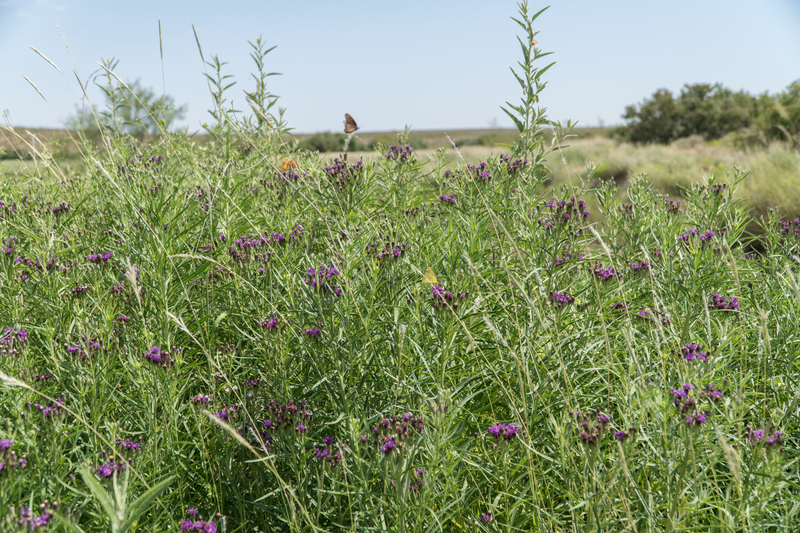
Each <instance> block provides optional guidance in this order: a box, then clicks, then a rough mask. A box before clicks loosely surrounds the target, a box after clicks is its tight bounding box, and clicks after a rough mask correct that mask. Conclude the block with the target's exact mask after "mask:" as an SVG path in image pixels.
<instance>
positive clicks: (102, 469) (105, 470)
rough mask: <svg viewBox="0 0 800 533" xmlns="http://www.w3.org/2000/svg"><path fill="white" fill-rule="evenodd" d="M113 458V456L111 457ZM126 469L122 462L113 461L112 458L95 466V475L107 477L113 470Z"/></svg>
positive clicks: (112, 473)
mask: <svg viewBox="0 0 800 533" xmlns="http://www.w3.org/2000/svg"><path fill="white" fill-rule="evenodd" d="M112 459H113V457H112ZM125 469H126V465H125V463H124V462H119V463H115V462H114V461H113V460H112V461H109V462H107V463H104V464H101V465H100V466H98V467H97V469H96V471H97V475H98V476H100V477H102V478H109V477H111V476H112V475H114V472H119V471H122V470H125Z"/></svg>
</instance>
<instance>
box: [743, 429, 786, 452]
mask: <svg viewBox="0 0 800 533" xmlns="http://www.w3.org/2000/svg"><path fill="white" fill-rule="evenodd" d="M770 434H771V435H772V436H769V437H767V438H766V439H765V438H764V437H765V436H767V435H770ZM747 438H748V440H749V441H750V444H755V445H757V446H764V447H765V448H779V447H780V446H781V445H782V444H783V432H781V431H775V428H774V427H772V426H770V427H769V429H767V430H763V429H751V428H747Z"/></svg>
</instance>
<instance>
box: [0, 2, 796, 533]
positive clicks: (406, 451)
mask: <svg viewBox="0 0 800 533" xmlns="http://www.w3.org/2000/svg"><path fill="white" fill-rule="evenodd" d="M540 13H541V12H540ZM540 13H536V14H532V13H530V12H529V11H528V8H527V5H526V4H521V5H520V14H519V16H518V17H517V18H516V19H515V20H517V21H518V23H519V24H520V26H521V29H522V32H521V37H520V38H519V39H520V44H521V50H522V54H523V57H522V58H521V60H520V62H519V66H518V67H517V70H516V74H517V79H518V81H519V83H520V86H521V87H520V89H521V93H522V98H521V100H520V101H519V103H514V104H506V106H505V107H506V109H507V110H508V113H509V114H510V115H511V116H512V117H513V118H514V120H515V122H516V123H517V124H518V130H517V131H516V134H514V135H513V136H512V140H511V142H509V143H508V144H509V146H508V147H506V148H504V150H505V154H498V153H494V154H491V153H490V154H484V155H481V153H479V152H476V151H472V152H470V150H478V149H481V150H489V148H486V147H479V146H474V147H472V146H468V147H466V148H465V149H464V150H463V151H461V149H460V148H459V152H458V153H456V152H455V151H453V152H448V151H447V149H446V148H445V147H440V148H436V149H430V152H428V153H427V154H426V155H425V156H421V155H420V152H421V150H415V149H414V147H412V146H411V145H410V144H409V136H408V135H407V134H405V133H401V134H400V135H399V136H398V139H397V140H396V141H393V142H391V143H387V144H381V143H378V144H377V145H376V146H377V150H376V152H373V153H372V154H371V155H370V157H363V158H360V157H357V156H356V155H354V154H353V153H350V154H347V153H345V154H341V155H338V156H337V157H336V158H335V159H334V160H332V161H331V160H330V159H329V157H327V156H326V155H325V154H320V153H318V152H314V151H308V150H303V149H301V148H300V147H298V145H297V143H293V142H288V141H287V126H286V124H285V123H284V122H283V119H282V114H281V113H280V112H278V113H275V112H274V107H273V105H274V104H271V102H274V100H273V99H271V98H270V96H269V93H268V92H267V91H266V86H265V85H262V86H261V87H260V88H258V87H257V89H256V90H254V92H253V93H248V94H249V95H251V96H252V99H251V100H249V101H250V102H251V103H253V109H254V110H255V115H254V117H260V118H261V120H258V119H257V118H253V117H250V118H249V119H248V120H245V119H242V118H241V117H239V116H237V114H235V113H231V112H229V111H230V110H229V109H228V108H226V102H227V99H226V93H225V91H224V90H223V91H221V92H219V93H217V95H216V99H215V102H216V107H215V109H214V110H213V111H214V113H215V115H214V117H215V121H214V122H213V123H211V124H209V126H208V132H209V139H208V142H206V143H204V144H203V145H199V144H198V143H197V142H195V139H193V138H192V137H191V136H188V135H186V134H185V133H169V132H167V131H162V133H161V134H160V135H158V136H156V137H154V138H153V139H151V140H150V142H147V143H144V142H142V141H141V140H140V139H137V138H136V137H134V136H131V135H130V134H126V133H124V132H122V131H113V129H114V128H105V125H104V124H103V123H102V122H101V123H100V126H99V131H100V132H101V135H100V141H99V143H93V142H90V140H89V139H87V138H85V137H84V138H83V139H79V140H78V141H77V142H76V143H75V146H76V147H77V150H78V154H79V155H78V156H77V157H75V158H74V159H75V161H74V162H73V163H70V164H62V163H61V162H60V161H58V160H57V159H56V158H53V157H52V156H50V155H49V154H48V152H47V150H46V148H45V149H37V151H36V157H35V158H34V160H33V163H34V165H33V166H31V167H28V168H27V169H26V170H25V171H24V172H13V171H11V170H9V167H5V166H3V167H0V243H1V244H2V246H0V501H1V502H3V504H4V505H3V506H2V507H0V524H2V525H3V526H2V527H3V528H4V530H7V531H34V530H35V531H39V530H41V531H85V532H100V531H109V530H110V531H113V532H115V533H117V532H119V533H127V532H133V531H142V532H164V531H205V532H208V533H213V532H217V531H225V532H245V531H298V532H299V531H365V530H368V531H399V532H420V533H421V532H429V531H447V532H450V531H465V530H470V531H505V532H511V531H541V532H554V531H559V532H560V531H581V532H583V531H586V532H588V531H632V532H644V531H647V532H651V531H698V530H702V531H708V530H713V531H720V532H729V531H730V532H733V531H753V530H759V531H790V530H792V529H794V528H796V526H795V524H796V523H797V520H798V513H800V494H799V492H800V487H798V481H800V472H798V453H797V438H796V435H797V431H798V417H797V414H798V400H800V382H799V380H798V376H800V374H798V361H800V359H799V358H798V353H799V352H800V331H798V320H799V319H798V317H799V316H800V275H799V274H798V252H800V220H792V219H785V218H784V217H783V216H782V215H781V212H780V211H776V210H772V211H765V213H764V216H761V217H758V218H757V219H756V220H757V222H758V223H759V224H760V232H761V248H760V249H761V253H759V254H754V253H752V251H751V250H750V249H749V248H748V246H747V245H748V241H749V237H748V235H747V233H746V232H745V230H746V227H747V226H748V224H752V223H753V220H754V218H753V217H752V215H751V213H750V212H749V211H748V208H747V205H748V204H747V203H746V201H745V200H744V199H742V197H741V195H742V193H743V191H744V193H745V194H747V193H748V189H747V187H748V180H750V179H751V178H752V176H751V177H747V176H746V173H745V172H744V171H741V170H738V169H737V168H734V164H736V163H737V157H739V156H742V153H741V152H734V151H728V152H726V151H725V150H729V149H728V148H724V147H723V146H719V147H713V146H711V145H708V144H707V143H704V142H700V141H697V144H696V145H689V146H684V145H672V146H669V147H658V146H652V147H647V148H646V150H648V151H644V152H643V151H642V148H641V147H639V148H634V147H632V146H630V145H628V144H625V143H620V142H618V141H614V140H609V139H606V138H603V137H594V138H590V139H586V140H581V139H579V140H578V142H576V143H574V145H573V146H571V147H569V148H566V149H564V150H561V149H560V148H561V147H563V146H565V145H567V144H570V140H569V139H568V137H567V136H568V134H569V131H570V129H571V125H570V124H566V125H562V124H559V123H553V122H551V121H549V120H547V118H546V115H545V112H544V109H543V108H541V107H540V106H539V104H540V102H541V98H542V96H543V95H546V92H545V93H543V92H542V91H544V89H545V86H544V82H543V81H542V78H541V76H542V74H543V73H544V71H546V68H547V67H546V66H543V67H541V68H540V67H539V65H540V64H541V60H542V59H543V58H544V57H545V56H547V54H546V53H543V52H542V51H541V50H540V49H539V48H538V46H536V45H535V40H534V37H535V35H536V33H535V31H534V29H533V22H534V20H536V17H537V16H539V14H540ZM254 50H261V51H262V52H263V50H264V49H263V48H260V49H259V48H257V47H255V48H254ZM262 52H258V53H257V54H256V56H258V57H261V58H262V66H263V58H264V56H265V54H263V53H262ZM254 53H255V52H254ZM259 54H261V55H259ZM254 59H255V58H254ZM209 61H210V64H211V65H212V66H214V65H216V67H217V68H218V69H219V70H217V71H216V72H218V73H219V76H218V78H217V79H218V80H220V81H219V84H218V85H216V86H220V87H224V86H225V84H226V82H225V81H224V80H225V78H224V75H223V74H222V73H221V68H222V67H221V65H222V63H221V62H220V61H219V60H218V59H217V58H213V59H211V60H209ZM256 64H258V61H256ZM261 72H262V74H263V71H261ZM255 77H256V79H263V77H262V78H259V76H258V75H257V76H255ZM259 91H260V92H259ZM545 125H546V126H548V128H549V129H548V130H547V131H545V129H544V126H545ZM6 133H7V134H8V135H13V133H14V132H13V131H11V130H7V131H6ZM16 141H17V142H23V144H24V139H20V138H17V139H16ZM492 150H496V149H494V148H493V149H492ZM681 150H693V151H694V152H693V153H694V154H695V155H694V157H695V159H694V161H695V163H702V164H707V165H708V167H707V168H705V169H698V168H696V166H693V165H691V164H688V163H686V162H684V161H682V158H681V157H679V156H675V154H676V153H682V152H680V151H681ZM714 150H719V151H717V152H715V151H714ZM769 150H772V151H773V152H770V151H754V152H752V153H750V152H748V153H746V154H744V155H745V156H746V157H750V158H751V159H749V160H746V161H745V163H750V164H752V166H753V168H754V175H756V176H758V172H760V171H762V170H760V169H761V167H765V168H770V167H769V165H774V167H772V168H776V169H778V168H784V167H782V166H781V165H784V163H779V162H778V161H780V160H782V159H785V160H786V161H787V162H786V163H785V165H786V168H791V165H796V164H797V155H796V154H795V153H794V152H792V151H791V150H790V149H789V148H788V147H786V146H783V145H774V146H773V147H772V148H769ZM459 154H461V155H465V156H467V157H475V158H476V159H475V161H474V162H472V161H470V160H468V159H466V158H465V159H461V158H460V157H459ZM470 154H471V156H470ZM595 154H600V155H603V156H604V157H605V159H604V161H606V162H605V163H603V164H604V165H606V166H605V167H603V165H600V166H595V165H590V166H589V167H588V168H586V167H584V162H585V161H587V160H595V161H596V162H597V163H598V164H599V163H600V158H599V157H598V158H597V159H595ZM642 154H644V155H642ZM636 158H638V159H636ZM706 158H708V162H707V163H706ZM481 159H482V160H481ZM631 159H634V160H635V161H636V164H635V165H629V164H628V163H630V160H631ZM22 163H27V162H22ZM647 165H651V166H647ZM659 165H663V166H668V165H673V166H674V167H675V168H677V169H678V170H677V171H676V170H675V169H673V170H671V172H672V174H671V175H673V176H674V175H676V174H680V175H681V176H685V180H686V181H682V182H680V183H681V184H682V185H684V187H685V188H683V189H680V190H677V191H676V190H675V189H667V190H668V191H669V192H670V194H669V195H665V194H664V193H663V192H660V190H659V185H658V184H659V179H660V174H659V173H658V172H659ZM681 165H683V166H681ZM641 166H644V167H646V170H648V171H649V172H650V177H646V176H643V175H636V174H634V172H635V171H636V170H637V168H639V167H641ZM576 167H577V168H576ZM618 169H619V170H618ZM703 170H705V173H704V172H703ZM562 172H563V175H561V174H560V173H562ZM576 172H577V174H578V177H571V176H574V174H575V173H576ZM664 172H665V175H666V172H667V171H666V170H665V171H664ZM765 172H766V171H765ZM782 172H783V170H782ZM785 172H786V175H788V174H790V171H788V170H786V171H785ZM567 174H569V176H568V175H567ZM653 179H655V184H656V185H654V183H653ZM665 179H666V178H665ZM759 179H761V178H759ZM764 179H766V178H764ZM788 179H789V178H787V180H788ZM787 183H788V182H787ZM674 192H680V197H677V196H676V195H675V194H673V193H674Z"/></svg>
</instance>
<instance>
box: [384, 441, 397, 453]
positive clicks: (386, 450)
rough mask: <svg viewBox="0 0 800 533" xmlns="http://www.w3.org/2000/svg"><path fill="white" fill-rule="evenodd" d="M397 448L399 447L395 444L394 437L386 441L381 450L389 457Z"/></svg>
mask: <svg viewBox="0 0 800 533" xmlns="http://www.w3.org/2000/svg"><path fill="white" fill-rule="evenodd" d="M396 447H397V445H396V444H395V442H394V437H387V438H386V441H385V442H384V443H383V446H381V447H380V450H381V451H382V452H383V454H384V455H389V454H391V453H392V450H394V449H395V448H396Z"/></svg>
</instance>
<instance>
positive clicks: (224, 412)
mask: <svg viewBox="0 0 800 533" xmlns="http://www.w3.org/2000/svg"><path fill="white" fill-rule="evenodd" d="M236 409H237V406H236V404H234V405H229V406H228V407H224V408H222V409H220V410H219V411H217V412H216V413H211V414H212V415H214V416H216V417H217V418H219V419H220V420H224V421H226V422H227V421H229V420H233V419H234V418H236Z"/></svg>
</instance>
